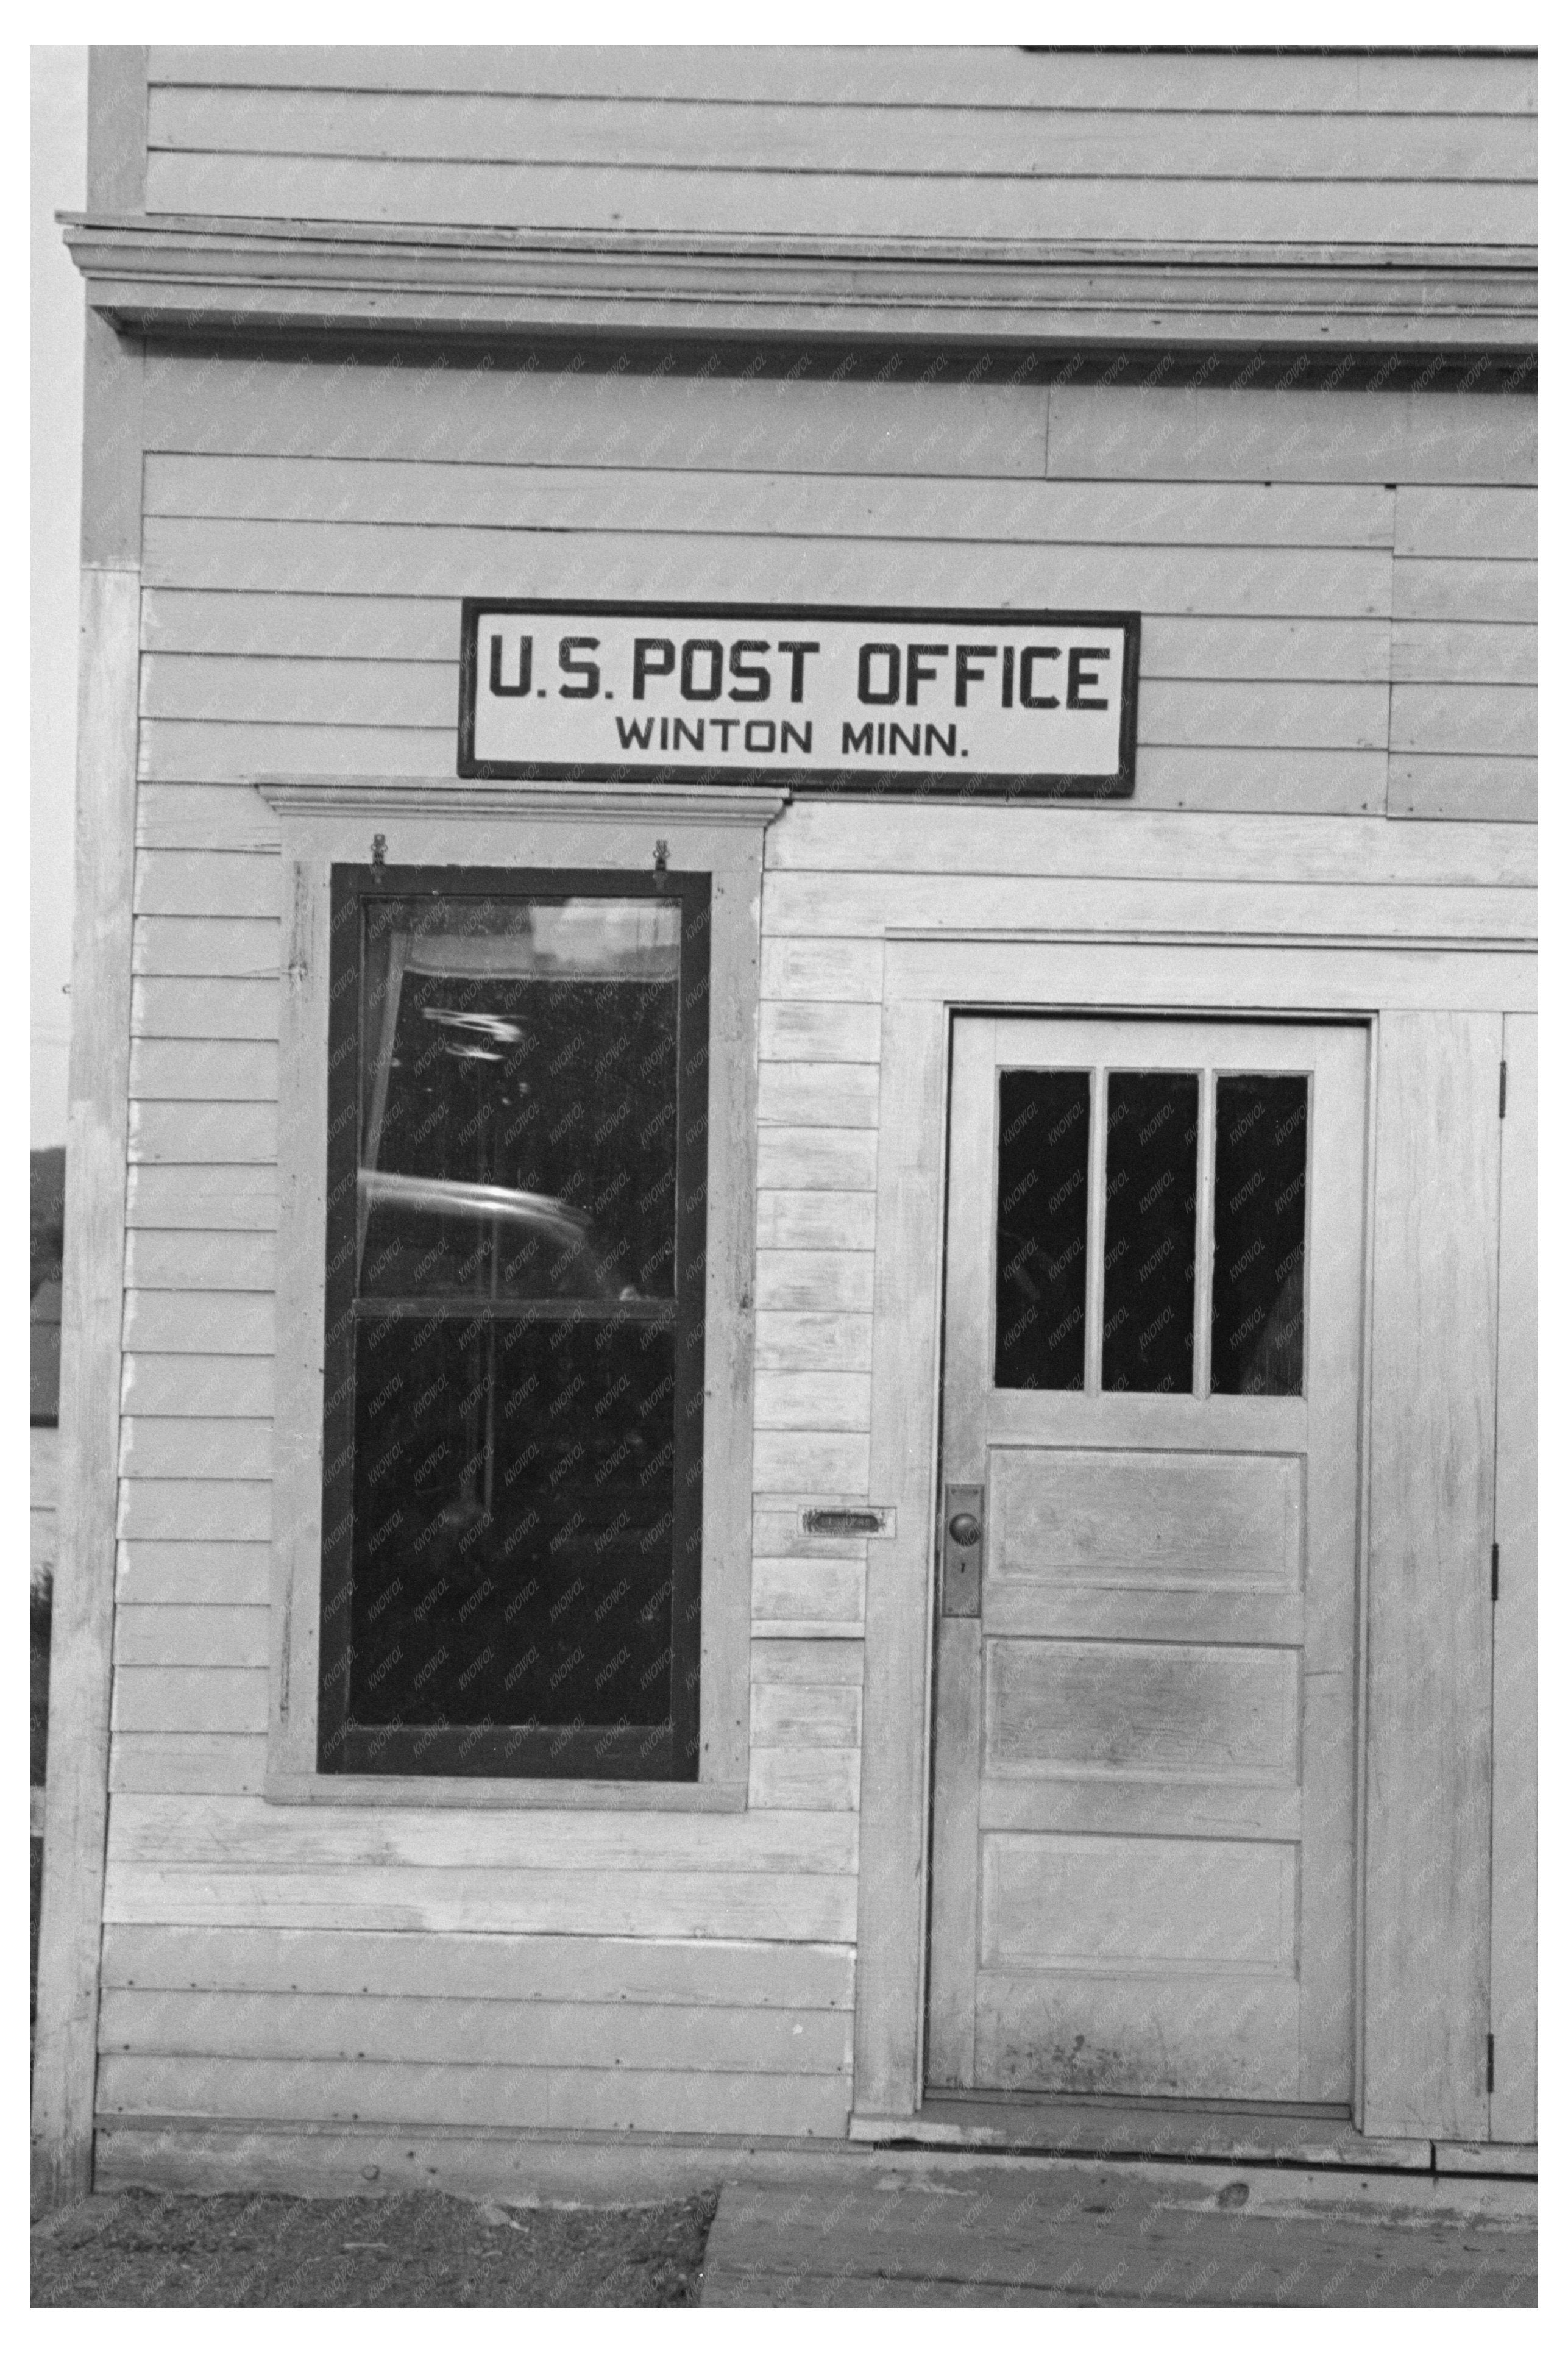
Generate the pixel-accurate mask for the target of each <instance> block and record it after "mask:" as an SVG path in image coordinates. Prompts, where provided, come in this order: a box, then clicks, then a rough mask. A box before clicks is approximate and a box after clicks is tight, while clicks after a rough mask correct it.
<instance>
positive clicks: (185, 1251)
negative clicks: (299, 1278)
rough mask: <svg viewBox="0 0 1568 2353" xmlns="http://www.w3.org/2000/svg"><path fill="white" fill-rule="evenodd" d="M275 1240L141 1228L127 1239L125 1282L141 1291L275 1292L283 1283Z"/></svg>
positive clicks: (250, 1236)
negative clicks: (279, 1281) (276, 1282)
mask: <svg viewBox="0 0 1568 2353" xmlns="http://www.w3.org/2000/svg"><path fill="white" fill-rule="evenodd" d="M277 1261H278V1251H277V1244H276V1241H275V1240H274V1237H273V1236H272V1235H271V1234H269V1233H265V1234H233V1233H210V1234H204V1233H201V1232H198V1231H195V1230H194V1229H182V1230H175V1231H160V1230H159V1229H156V1228H149V1227H140V1226H139V1227H136V1228H134V1229H132V1232H131V1234H130V1235H129V1236H128V1237H127V1240H126V1246H125V1281H126V1284H127V1286H128V1288H130V1289H132V1290H135V1291H255V1292H270V1291H271V1289H272V1287H273V1284H274V1282H275V1281H276V1278H277V1271H278V1267H277Z"/></svg>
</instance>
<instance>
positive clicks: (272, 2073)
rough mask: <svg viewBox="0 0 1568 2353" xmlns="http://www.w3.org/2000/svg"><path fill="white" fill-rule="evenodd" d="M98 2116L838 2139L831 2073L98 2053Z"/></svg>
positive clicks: (841, 2108)
mask: <svg viewBox="0 0 1568 2353" xmlns="http://www.w3.org/2000/svg"><path fill="white" fill-rule="evenodd" d="M98 2104H99V2113H100V2116H137V2115H152V2116H236V2117H245V2118H247V2119H249V2118H254V2119H257V2120H265V2119H276V2120H278V2121H279V2122H286V2123H298V2122H316V2121H320V2122H322V2123H326V2122H343V2123H346V2122H349V2121H351V2120H352V2121H354V2122H357V2123H381V2124H391V2125H416V2124H434V2125H445V2124H451V2123H453V2122H454V2121H456V2120H458V2119H459V2118H460V2119H461V2121H462V2122H463V2123H464V2124H465V2125H468V2126H511V2127H514V2128H521V2127H531V2126H555V2127H556V2128H558V2129H560V2128H563V2129H566V2130H573V2131H596V2132H610V2131H615V2132H623V2131H632V2132H672V2131H673V2132H697V2133H702V2132H746V2131H750V2132H759V2131H765V2132H773V2133H785V2134H800V2135H805V2134H812V2133H817V2134H826V2135H829V2136H832V2137H835V2138H842V2137H843V2134H844V2130H845V2124H846V2120H847V2114H848V2105H849V2100H848V2087H847V2078H846V2077H844V2076H841V2075H819V2076H813V2075H784V2076H780V2075H768V2074H764V2073H760V2072H759V2073H757V2074H755V2075H739V2074H727V2073H700V2072H698V2071H696V2070H692V2071H690V2072H688V2073H676V2072H667V2073H652V2072H647V2073H644V2072H639V2071H634V2070H633V2069H631V2068H626V2067H607V2068H605V2069H604V2070H602V2071H601V2070H599V2069H598V2068H595V2067H582V2068H564V2067H561V2068H552V2067H515V2066H513V2067H500V2066H493V2065H483V2066H472V2065H458V2064H451V2063H443V2064H439V2065H413V2066H411V2065H407V2064H392V2065H385V2064H383V2065H375V2064H372V2063H368V2062H366V2063H360V2062H357V2061H332V2060H322V2061H311V2060H287V2059H270V2058H268V2059H258V2058H250V2059H247V2061H246V2063H245V2064H244V2065H243V2066H242V2067H237V2066H236V2065H235V2063H234V2061H233V2060H232V2059H229V2058H222V2059H201V2058H195V2059H193V2058H186V2057H179V2058H155V2059H142V2058H124V2057H119V2056H112V2055H111V2056H108V2057H105V2058H104V2059H103V2060H102V2062H101V2063H100V2071H99V2091H98Z"/></svg>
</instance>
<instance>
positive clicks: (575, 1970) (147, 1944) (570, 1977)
mask: <svg viewBox="0 0 1568 2353" xmlns="http://www.w3.org/2000/svg"><path fill="white" fill-rule="evenodd" d="M103 1982H104V1984H105V1986H106V1987H108V1988H110V1989H121V1988H123V1989H127V1990H131V1989H135V1990H139V1991H142V1992H156V1991H159V1990H163V1991H170V1992H173V1991H176V1990H179V1989H184V1988H186V1987H189V1988H190V1989H193V1990H195V1991H197V1992H203V1993H256V1994H268V1993H303V1994H369V1995H374V1996H377V1997H379V1998H381V1999H383V2000H387V1999H391V1998H392V1997H395V1996H398V1995H405V1996H413V1997H418V1996H421V1995H430V1994H449V1995H450V1996H451V1997H452V1999H453V2000H458V2001H468V2002H479V2001H497V2002H500V2003H503V2004H504V2005H506V2006H507V2007H508V2009H509V2010H510V2009H515V2008H516V2007H519V2006H521V2005H527V2004H531V2003H534V2002H549V2003H577V2002H580V2003H584V2004H588V2005H600V2004H609V2003H612V2002H623V2001H624V2002H627V2003H637V2004H639V2005H642V2006H645V2007H646V2006H649V2005H653V2006H658V2007H661V2008H662V2007H669V2008H675V2009H702V2010H707V2009H715V2008H725V2007H732V2006H738V2005H741V2004H744V2005H745V2006H747V2007H748V2008H750V2009H752V2010H758V2011H775V2010H790V2011H797V2012H798V2011H805V2010H820V2011H831V2010H838V2011H846V2010H849V2009H850V2008H851V2007H852V2005H853V2001H854V1958H853V1956H852V1954H851V1953H850V1952H849V1951H848V1950H847V1948H846V1947H841V1946H817V1947H812V1946H805V1945H801V1946H794V1947H788V1948H787V1949H781V1948H780V1947H777V1946H774V1945H767V1944H749V1945H748V1944H739V1943H734V1944H721V1943H718V1942H716V1941H701V1942H691V1943H679V1944H674V1943H660V1942H658V1941H657V1940H654V1939H646V1940H645V1939H642V1938H629V1937H628V1938H622V1939H616V1940H612V1939H607V1938H595V1937H590V1936H440V1937H436V1936H417V1935H405V1936H384V1935H376V1934H374V1933H369V1932H365V1931H349V1932H340V1933H336V1934H334V1933H331V1932H330V1931H325V1930H323V1931H316V1932H300V1931H298V1930H290V1931H286V1932H284V1933H283V1934H281V1935H279V1936H269V1937H259V1936H247V1935H246V1934H245V1933H244V1932H243V1931H237V1930H232V1929H221V1928H134V1927H119V1926H116V1927H110V1928H109V1929H108V1930H107V1931H106V1932H105V1936H104V1949H103Z"/></svg>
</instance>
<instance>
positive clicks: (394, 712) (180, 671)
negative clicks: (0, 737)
mask: <svg viewBox="0 0 1568 2353" xmlns="http://www.w3.org/2000/svg"><path fill="white" fill-rule="evenodd" d="M1386 645H1387V639H1386V635H1385V636H1384V651H1385V653H1386ZM1385 667H1386V664H1385ZM142 679H143V681H144V691H143V706H144V709H145V711H146V712H147V715H148V716H149V718H154V719H157V720H158V721H160V722H163V723H167V722H181V723H185V724H186V725H187V726H188V725H190V724H192V723H202V722H205V723H209V724H216V725H224V726H227V727H229V728H231V729H233V728H236V727H237V726H238V725H239V724H241V723H244V722H247V721H253V722H256V723H259V724H260V725H262V726H267V727H272V728H286V727H301V728H302V727H311V728H323V727H331V728H342V729H364V728H374V729H378V730H388V731H390V730H391V729H393V728H406V729H409V730H410V731H424V732H425V733H427V734H430V735H432V736H436V737H444V736H448V735H449V733H450V731H451V729H452V727H453V725H454V724H455V714H456V712H457V707H458V666H457V662H456V660H455V659H453V660H451V661H448V662H446V663H441V662H410V663H405V664H402V665H398V664H394V663H382V662H371V661H354V662H339V661H330V660H326V659H313V660H309V661H305V660H296V659H289V660H283V661H278V660H250V659H231V658H228V657H224V658H223V659H216V658H214V657H212V656H210V655H184V654H182V655H168V654H158V655H149V656H147V657H145V658H144V659H143V661H142ZM179 740H180V739H179V737H177V736H174V735H172V733H171V731H170V730H169V728H168V727H167V726H166V725H164V726H162V727H160V730H159V741H160V742H161V743H169V742H174V743H178V741H179ZM1138 740H1139V743H1140V744H1141V745H1156V744H1158V745H1167V744H1168V745H1181V744H1215V745H1224V744H1237V745H1247V746H1258V747H1259V748H1272V747H1279V748H1291V747H1296V746H1300V747H1302V748H1307V749H1315V748H1319V747H1329V748H1338V747H1344V748H1348V749H1356V750H1381V749H1382V748H1383V746H1384V744H1386V742H1387V740H1388V690H1387V687H1386V685H1385V683H1384V681H1382V680H1379V681H1375V682H1372V681H1369V682H1364V683H1363V682H1362V681H1345V680H1334V681H1307V680H1297V679H1291V680H1288V681H1286V680H1258V681H1254V680H1246V679H1237V680H1230V679H1223V680H1222V679H1181V680H1169V681H1166V680H1160V679H1151V680H1149V681H1146V682H1145V683H1144V684H1143V686H1142V691H1141V692H1140V695H1139V709H1138ZM428 765H429V767H430V768H431V769H435V768H436V767H437V765H438V755H437V754H436V753H435V750H434V745H432V749H431V754H430V758H429V762H428ZM154 856H155V857H158V858H160V859H170V858H173V857H174V856H176V853H174V852H172V851H167V850H164V851H156V852H150V851H143V853H142V860H143V862H144V861H145V860H147V859H148V858H149V857H154ZM182 862H184V863H185V864H187V865H189V866H192V867H194V866H195V865H196V864H197V863H198V860H197V859H196V858H195V857H194V856H191V855H189V854H188V853H187V854H186V855H185V857H184V860H183V861H182ZM222 862H223V863H224V864H225V865H226V866H230V867H233V868H236V869H243V868H245V867H247V866H248V867H253V868H260V867H262V866H264V865H266V864H269V863H270V861H266V860H261V859H258V858H255V857H250V858H247V857H226V858H225V859H224V860H223V861H222ZM230 879H231V878H229V877H222V878H215V890H214V896H213V899H212V901H211V902H209V903H211V904H212V905H213V906H214V907H215V909H216V910H217V911H218V912H223V913H235V914H249V913H271V912H272V909H271V907H269V906H268V905H267V904H266V902H265V899H264V895H263V894H264V891H265V890H266V889H268V888H271V889H273V890H274V891H275V888H276V881H275V876H274V875H273V874H272V873H270V872H264V873H260V874H258V875H257V876H255V877H251V876H247V875H243V874H237V875H235V876H234V877H233V878H232V881H233V884H234V886H235V887H233V888H232V890H231V893H230V895H231V896H232V897H233V898H234V899H235V900H238V899H239V898H240V897H241V896H242V895H244V896H246V897H248V898H249V900H250V901H251V902H252V903H251V904H249V905H240V904H235V905H232V906H229V907H223V906H222V903H221V899H222V894H221V890H220V888H219V887H218V885H219V882H220V880H221V881H229V880H230ZM172 880H173V881H174V883H175V885H176V888H178V887H181V886H183V887H184V888H185V889H187V890H188V891H190V892H193V893H194V892H198V891H200V889H201V888H202V884H201V881H199V879H197V878H196V877H195V876H192V875H179V876H176V877H174V878H172ZM247 886H248V887H247ZM163 897H164V900H165V903H164V904H163V906H161V907H160V908H159V909H158V912H159V913H188V912H189V908H188V906H185V905H180V904H176V903H174V900H175V892H174V891H166V892H164V893H163ZM147 911H148V912H152V910H151V909H150V908H149V909H148V910H147Z"/></svg>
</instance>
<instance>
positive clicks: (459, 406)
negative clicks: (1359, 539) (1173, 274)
mask: <svg viewBox="0 0 1568 2353" xmlns="http://www.w3.org/2000/svg"><path fill="white" fill-rule="evenodd" d="M657 365H658V372H656V373H650V372H649V367H648V364H646V363H643V364H638V363H637V361H635V360H632V361H630V364H628V366H627V368H626V370H625V371H624V372H619V373H616V374H605V375H598V376H596V377H595V379H594V380H593V392H592V397H591V398H586V399H585V398H584V385H583V373H582V371H581V370H580V369H578V368H575V367H573V366H571V365H570V364H564V363H562V362H559V361H554V360H552V358H551V357H550V356H549V354H548V353H545V354H542V355H541V354H534V355H532V364H531V365H529V366H528V367H526V369H522V370H517V369H507V368H501V369H496V370H493V371H491V370H481V369H479V368H473V367H468V366H464V365H463V364H461V363H460V361H459V362H457V363H455V364H450V365H448V366H446V367H442V368H437V369H427V368H423V367H419V366H412V367H405V368H384V367H377V368H372V369H370V370H369V371H368V372H367V371H364V370H363V369H362V368H360V367H359V366H356V365H345V364H341V363H337V362H334V361H333V360H331V358H328V359H324V360H322V361H320V362H318V363H315V364H312V366H311V367H310V370H309V372H308V373H307V374H305V375H303V377H302V378H301V376H300V372H298V371H295V370H286V368H285V366H284V364H280V363H278V362H276V361H273V362H268V361H267V360H265V359H259V360H258V362H257V363H256V364H255V365H254V366H251V367H247V368H245V369H238V368H233V367H220V368H216V369H214V370H211V371H208V372H207V377H208V380H207V381H206V382H205V385H204V383H203V381H202V380H201V377H200V375H198V374H197V373H196V372H195V371H193V370H192V369H191V368H190V367H189V366H188V365H187V364H184V363H183V362H182V361H180V360H179V359H177V358H174V357H172V356H170V355H168V354H166V353H157V352H153V353H149V355H148V360H147V367H146V385H147V390H146V404H147V424H146V433H147V447H148V448H149V450H153V451H167V452H172V453H174V454H176V455H185V454H197V453H202V452H205V453H208V454H210V455H213V456H216V457H219V458H224V457H228V456H230V455H232V454H233V453H236V452H240V451H243V452H246V453H247V454H249V455H254V456H256V457H258V458H264V457H279V456H293V457H303V458H316V459H331V458H335V457H345V458H353V457H361V458H365V457H374V458H379V459H438V460H441V461H443V462H447V463H457V464H474V463H477V462H483V463H489V464H491V465H499V466H526V465H541V464H543V465H552V466H617V467H629V468H641V467H674V466H690V467H695V468H698V469H704V470H706V469H713V468H716V467H717V468H721V469H723V470H728V471H731V472H734V473H747V472H758V471H761V472H767V471H769V470H778V469H784V470H787V471H788V472H790V473H791V474H818V473H826V474H856V473H862V474H880V473H892V474H923V473H934V474H938V475H997V476H1010V475H1023V476H1030V475H1036V476H1037V475H1039V474H1041V473H1043V472H1044V470H1045V454H1046V414H1047V408H1046V401H1047V396H1046V392H1045V390H1044V388H1043V387H1041V386H1037V385H1027V384H997V385H986V384H981V385H973V384H967V383H953V384H943V383H942V381H941V380H940V379H938V380H935V381H931V380H930V370H929V368H928V367H927V366H926V365H925V364H923V363H922V364H921V365H919V366H915V367H912V368H904V367H902V366H900V365H899V364H895V365H894V366H893V367H892V368H891V369H890V370H889V364H888V363H887V362H886V360H885V359H884V358H883V357H882V356H881V355H880V354H879V355H878V356H877V357H876V358H875V359H874V360H871V361H866V360H864V359H860V358H857V357H856V356H854V355H852V354H851V355H848V356H845V355H842V354H837V353H835V354H834V355H833V356H832V357H831V358H829V359H826V360H823V361H821V362H815V361H813V360H812V359H810V358H809V357H808V358H807V360H806V362H805V367H804V369H803V368H802V366H801V364H800V363H799V361H798V359H796V358H794V357H792V358H790V359H788V360H785V361H783V362H781V363H779V364H778V365H777V366H776V367H773V368H769V369H768V371H767V373H766V375H765V376H764V379H763V383H764V386H765V392H766V397H765V399H763V400H759V399H757V397H756V389H757V387H756V385H755V381H754V378H750V377H748V378H742V376H741V375H739V372H738V371H735V370H724V371H720V372H715V371H713V370H712V369H711V368H708V367H700V369H699V370H698V372H696V373H693V372H692V371H691V370H690V369H689V368H687V367H681V366H678V367H677V368H676V370H675V372H674V373H669V374H667V373H666V369H667V363H666V362H665V361H663V360H661V361H660V362H659V363H658V364H657ZM764 367H767V363H766V362H764ZM972 373H973V372H972V371H970V370H966V371H965V374H966V375H967V374H972ZM889 376H890V377H891V380H890V381H889ZM900 376H903V377H906V378H907V380H904V381H900ZM290 378H292V379H293V380H292V381H290ZM362 378H363V380H362ZM922 379H924V380H922ZM846 380H849V381H850V382H851V383H852V384H853V387H854V398H853V399H851V400H848V401H846V399H845V397H844V385H845V382H846ZM454 386H456V387H457V388H458V392H457V397H456V398H454V397H453V387H454ZM1377 479H1379V480H1383V479H1384V478H1383V477H1378V478H1377ZM373 585H374V584H373ZM234 593H235V595H236V596H245V595H246V594H247V584H246V583H245V582H244V581H243V580H241V581H237V582H236V583H235V584H234ZM423 601H424V602H425V603H426V605H428V604H429V603H430V601H431V599H430V598H429V597H428V596H426V597H425V598H424V599H423ZM160 626H161V623H160V617H159V607H156V606H151V607H149V606H147V605H144V607H143V619H142V628H143V642H144V643H155V642H157V638H158V632H159V629H160ZM283 626H287V623H286V621H285V622H284V623H283ZM340 626H341V627H342V628H345V629H348V630H351V631H352V630H354V629H355V628H356V627H357V623H356V617H355V616H354V615H353V614H344V615H343V616H342V617H341V621H340ZM387 626H388V627H390V628H391V629H392V630H394V631H396V630H397V629H398V628H405V629H406V628H408V627H409V626H410V623H409V617H408V616H407V615H406V614H405V615H404V616H403V617H401V619H400V618H399V617H398V616H397V615H396V614H395V613H394V614H393V615H392V616H391V617H390V620H389V622H388V623H387ZM264 642H265V640H264ZM374 642H376V643H381V644H384V650H385V652H386V653H387V654H389V655H395V654H398V653H400V652H406V651H408V650H409V647H408V645H407V643H406V641H402V642H400V641H399V639H398V638H397V637H396V635H393V636H392V637H391V638H390V639H386V640H384V639H383V638H382V636H381V628H380V626H379V625H378V626H377V628H376V634H375V638H374Z"/></svg>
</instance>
